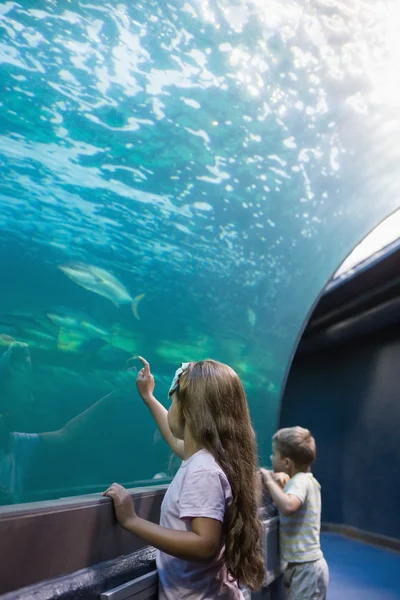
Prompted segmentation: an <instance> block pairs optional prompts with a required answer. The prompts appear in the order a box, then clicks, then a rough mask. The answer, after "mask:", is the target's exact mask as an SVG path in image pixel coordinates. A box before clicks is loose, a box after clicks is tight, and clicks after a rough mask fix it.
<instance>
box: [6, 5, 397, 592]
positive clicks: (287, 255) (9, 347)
mask: <svg viewBox="0 0 400 600" xmlns="http://www.w3.org/2000/svg"><path fill="white" fill-rule="evenodd" d="M399 27H400V8H399V5H398V3H397V2H396V1H395V0H347V1H346V2H341V1H339V0H307V1H300V0H287V1H286V2H280V1H278V0H234V1H233V0H187V1H186V2H178V1H176V0H170V1H168V2H167V1H161V0H148V1H139V2H136V3H127V2H124V1H123V0H121V2H109V1H107V0H106V1H105V2H90V1H83V0H19V1H16V2H14V1H4V2H2V3H0V174H1V178H0V282H1V283H0V285H1V293H0V597H1V598H4V599H7V600H14V599H16V598H18V599H25V598H33V597H35V598H37V599H39V600H45V598H46V599H47V598H48V599H49V600H50V599H53V598H54V599H55V598H59V599H63V600H72V599H74V598H78V597H79V598H85V599H89V598H99V597H100V596H101V597H102V598H104V599H105V598H110V600H125V599H128V598H137V600H140V599H144V598H156V597H157V591H156V589H157V573H156V571H155V564H154V549H153V548H151V547H148V546H146V545H145V544H143V543H142V542H140V540H138V539H136V538H135V537H134V536H130V535H129V534H126V532H123V531H122V530H120V529H119V528H118V526H117V524H116V522H115V520H114V516H113V511H112V506H111V502H110V500H109V499H102V498H101V495H100V494H101V492H102V491H104V490H105V489H106V488H107V487H108V486H109V485H110V484H111V483H112V482H113V481H118V482H119V483H121V484H122V485H124V486H125V487H127V488H129V489H130V490H131V491H132V494H133V495H134V497H135V499H136V504H137V508H138V511H139V513H140V514H141V515H143V516H145V517H146V518H148V519H150V520H153V521H155V522H157V521H158V519H159V513H160V504H161V502H162V499H163V496H164V494H165V491H166V489H167V487H168V484H169V483H170V482H171V481H172V478H173V476H174V474H175V473H176V471H177V468H178V467H179V463H178V462H177V461H176V460H175V459H174V458H171V455H170V453H169V450H168V448H167V446H166V444H165V442H164V441H163V439H162V437H161V435H160V434H159V432H158V430H157V428H156V427H155V425H154V422H153V421H152V418H151V416H150V414H149V412H148V411H147V409H146V407H145V406H144V404H143V402H142V401H141V400H140V397H139V396H138V394H137V392H136V387H135V374H136V370H138V369H140V363H139V361H138V360H137V356H139V355H141V356H144V357H145V358H146V359H147V360H148V361H149V362H150V364H151V368H152V372H153V373H154V376H155V382H156V389H155V393H156V396H157V397H158V398H159V400H160V401H162V402H163V403H164V404H165V406H168V402H169V400H168V389H169V386H170V382H171V378H172V376H173V374H174V372H175V370H176V369H177V367H179V365H180V364H181V363H182V362H186V361H198V360H201V359H204V358H213V359H215V360H218V361H220V362H224V363H227V364H229V365H230V366H231V367H232V368H233V369H234V370H235V371H236V372H237V373H238V375H239V376H240V378H241V381H242V383H243V386H244V388H245V391H246V395H247V399H248V403H249V408H250V413H251V418H252V423H253V426H254V429H255V432H256V435H257V443H258V453H259V461H260V464H261V465H264V466H267V467H268V466H270V454H271V438H272V435H273V433H274V432H275V431H276V429H277V428H278V427H280V426H286V425H297V424H298V425H302V426H304V427H308V428H310V429H311V431H312V432H313V434H314V435H315V438H316V441H317V447H318V458H317V461H316V463H315V469H314V474H315V475H316V477H317V478H318V480H319V481H320V483H321V485H322V505H323V511H322V526H323V536H322V545H323V549H324V552H325V555H326V557H327V559H328V563H329V565H330V569H331V582H330V589H329V596H328V597H329V598H330V600H337V599H339V598H340V599H341V600H342V599H346V600H353V599H354V600H358V598H361V597H362V598H363V600H376V599H377V598H379V600H396V599H397V600H398V599H399V598H400V588H399V583H398V581H397V577H396V573H397V571H398V568H399V567H400V559H399V554H398V552H399V550H400V541H399V540H400V519H399V516H398V512H397V511H398V506H399V500H400V486H399V479H398V468H399V461H400V454H399V444H398V431H399V426H400V409H399V406H400V404H399V394H398V389H397V388H398V385H397V383H398V382H397V379H398V378H397V373H398V361H399V359H400V342H399V333H398V332H399V331H400V329H399V325H400V305H399V290H400V288H399V286H400V280H399V275H398V273H399V264H400V247H399V245H398V238H399V236H400V218H399V213H398V212H396V211H397V210H398V209H399V208H400V179H399V177H398V173H399V166H400V144H399V139H400V95H399V93H398V91H399V89H400V69H399V68H398V66H399V61H400V42H399V36H398V31H399ZM264 509H265V510H264V516H263V519H264V521H263V522H264V528H265V540H266V544H265V559H266V565H267V579H266V582H265V587H264V588H263V590H262V591H261V592H259V593H258V594H253V595H252V597H253V598H254V600H256V598H269V599H270V600H280V598H281V597H282V596H281V594H282V577H281V565H280V559H279V548H278V533H279V525H278V521H279V519H278V516H277V512H276V509H275V508H274V507H273V506H272V505H267V506H264ZM121 586H122V587H121Z"/></svg>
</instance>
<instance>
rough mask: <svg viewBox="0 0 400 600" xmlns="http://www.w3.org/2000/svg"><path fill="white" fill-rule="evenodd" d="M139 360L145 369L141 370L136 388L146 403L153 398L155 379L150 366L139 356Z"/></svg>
mask: <svg viewBox="0 0 400 600" xmlns="http://www.w3.org/2000/svg"><path fill="white" fill-rule="evenodd" d="M138 359H139V360H140V362H141V363H142V365H143V368H142V369H140V371H139V373H138V374H137V377H136V387H137V389H138V392H139V394H140V396H141V398H142V399H143V400H144V402H147V401H148V400H149V399H150V398H152V396H153V392H154V377H153V375H152V374H151V372H150V365H149V363H148V362H147V360H145V359H144V358H142V357H141V356H138Z"/></svg>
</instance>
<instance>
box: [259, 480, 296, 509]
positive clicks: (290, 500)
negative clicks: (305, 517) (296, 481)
mask: <svg viewBox="0 0 400 600" xmlns="http://www.w3.org/2000/svg"><path fill="white" fill-rule="evenodd" d="M261 473H262V476H263V481H264V484H265V486H266V488H267V489H268V491H269V493H270V494H271V497H272V500H273V501H274V504H275V505H276V506H277V508H278V509H279V511H280V512H281V513H282V514H283V515H285V516H289V515H292V514H293V513H294V512H296V510H299V508H300V506H301V505H302V501H301V500H300V498H298V497H297V496H294V495H293V494H286V493H285V492H284V491H283V490H282V489H281V488H280V487H279V485H278V484H277V483H276V481H275V480H274V477H273V474H272V473H271V471H267V470H266V469H261Z"/></svg>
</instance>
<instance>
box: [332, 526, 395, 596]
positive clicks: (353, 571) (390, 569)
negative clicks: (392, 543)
mask: <svg viewBox="0 0 400 600" xmlns="http://www.w3.org/2000/svg"><path fill="white" fill-rule="evenodd" d="M322 549H323V551H324V554H325V558H326V560H327V561H328V564H329V572H330V581H329V592H328V600H400V554H398V553H395V552H390V551H388V550H381V549H379V548H375V547H374V546H369V545H367V544H363V543H361V542H355V541H353V540H349V539H347V538H345V537H342V536H339V535H335V534H331V533H324V534H323V535H322Z"/></svg>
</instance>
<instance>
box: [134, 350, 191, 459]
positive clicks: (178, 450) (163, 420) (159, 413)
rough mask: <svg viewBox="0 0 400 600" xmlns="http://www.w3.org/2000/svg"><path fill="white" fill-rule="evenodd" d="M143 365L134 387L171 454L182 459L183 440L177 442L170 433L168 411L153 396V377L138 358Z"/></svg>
mask: <svg viewBox="0 0 400 600" xmlns="http://www.w3.org/2000/svg"><path fill="white" fill-rule="evenodd" d="M138 358H139V360H140V362H141V363H142V365H143V369H141V370H140V371H139V373H138V375H137V378H136V386H137V389H138V392H139V394H140V396H141V398H142V400H143V402H144V403H145V404H146V406H147V408H148V409H149V410H150V412H151V414H152V416H153V419H154V420H155V422H156V424H157V427H158V429H159V430H160V433H161V435H162V436H163V438H164V440H165V441H166V442H167V444H168V446H169V447H170V448H171V450H172V452H174V453H175V454H177V455H178V456H179V457H180V458H182V459H184V446H183V440H178V438H176V437H174V436H173V435H172V433H171V430H170V428H169V425H168V416H167V415H168V411H167V409H166V408H165V407H164V406H163V405H162V404H161V402H159V401H158V400H157V399H156V398H155V397H154V396H153V392H154V377H153V375H152V374H151V372H150V365H149V363H148V362H147V360H145V359H144V358H142V357H141V356H139V357H138Z"/></svg>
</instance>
